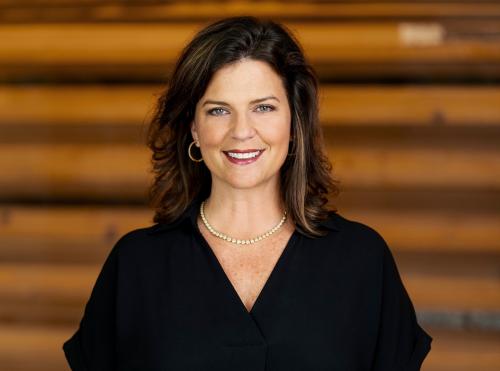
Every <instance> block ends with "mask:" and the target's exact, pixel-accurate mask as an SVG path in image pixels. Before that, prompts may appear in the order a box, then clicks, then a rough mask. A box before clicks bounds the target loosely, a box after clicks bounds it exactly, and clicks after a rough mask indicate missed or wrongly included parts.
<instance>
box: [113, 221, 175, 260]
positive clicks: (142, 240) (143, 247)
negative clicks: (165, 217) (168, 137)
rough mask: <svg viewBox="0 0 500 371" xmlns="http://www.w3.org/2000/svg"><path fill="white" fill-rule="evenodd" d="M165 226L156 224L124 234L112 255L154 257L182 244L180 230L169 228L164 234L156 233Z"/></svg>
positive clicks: (115, 245) (117, 242)
mask: <svg viewBox="0 0 500 371" xmlns="http://www.w3.org/2000/svg"><path fill="white" fill-rule="evenodd" d="M164 226H165V225H164V224H158V223H157V224H154V225H150V226H145V227H140V228H135V229H132V230H129V231H127V232H125V233H123V234H122V235H121V236H120V237H119V238H118V240H117V241H116V242H115V244H114V246H113V248H112V251H111V254H115V255H119V256H120V257H125V256H128V257H130V256H132V257H137V255H138V254H140V255H145V254H149V255H154V254H155V253H161V252H163V251H164V250H165V249H168V248H169V247H170V246H174V245H176V244H179V243H180V235H179V233H177V232H178V231H179V228H169V229H168V230H166V229H165V230H163V233H161V234H159V233H155V232H156V231H158V230H159V229H160V228H162V227H164Z"/></svg>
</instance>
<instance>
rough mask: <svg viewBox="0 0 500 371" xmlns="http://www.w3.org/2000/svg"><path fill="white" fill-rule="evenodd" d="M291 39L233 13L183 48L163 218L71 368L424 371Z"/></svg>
mask: <svg viewBox="0 0 500 371" xmlns="http://www.w3.org/2000/svg"><path fill="white" fill-rule="evenodd" d="M317 88H318V83H317V79H316V77H315V74H314V71H313V70H312V69H311V67H310V66H309V65H308V64H307V63H306V61H305V60H304V56H303V52H302V50H301V48H300V46H299V44H298V42H297V41H296V40H295V39H294V37H293V36H292V35H291V33H290V32H289V31H288V30H287V29H286V28H285V27H284V26H281V25H279V24H277V23H274V22H271V21H263V20H259V19H256V18H253V17H235V18H228V19H224V20H221V21H218V22H216V23H214V24H211V25H209V26H208V27H206V28H205V29H203V30H201V31H200V32H199V33H198V34H197V35H196V36H195V37H194V39H193V40H192V41H191V42H190V43H189V45H187V47H186V48H185V49H184V50H183V52H182V55H181V56H180V58H179V61H178V62H177V64H176V66H175V69H174V71H173V74H172V77H171V81H170V83H169V87H168V89H167V90H166V91H165V93H164V94H163V95H161V97H160V99H159V101H158V108H157V111H156V115H155V117H154V120H153V122H152V124H151V126H150V131H149V146H150V148H151V149H152V151H153V161H152V162H153V169H154V172H155V182H154V184H153V185H152V187H151V192H150V196H151V205H152V206H153V207H154V208H155V210H156V214H155V217H154V221H155V222H156V224H155V225H153V226H150V227H147V228H140V229H136V230H133V231H130V232H129V233H127V234H125V235H124V236H122V237H121V238H120V240H119V241H118V242H117V243H116V244H115V246H114V247H113V249H112V250H111V252H110V254H109V256H108V258H107V259H106V261H105V263H104V265H103V267H102V270H101V272H100V274H99V276H98V278H97V281H96V283H95V286H94V288H93V291H92V294H91V296H90V299H89V301H88V303H87V305H86V307H85V312H84V315H83V318H82V320H81V322H80V325H79V328H78V330H77V331H76V333H75V334H74V335H73V336H72V337H71V338H70V339H69V340H67V341H66V342H65V343H64V345H63V349H64V352H65V355H66V358H67V360H68V362H69V364H70V366H71V368H72V369H73V370H141V371H145V370H218V371H220V370H239V371H241V370H252V371H256V370H287V371H290V370H339V371H340V370H342V371H350V370H359V371H364V370H366V371H396V370H405V371H410V370H411V371H414V370H419V369H420V365H421V363H422V361H423V359H424V358H425V356H426V354H427V353H428V352H429V350H430V343H431V340H432V338H431V337H430V336H429V335H428V334H427V333H426V332H425V331H424V330H423V329H422V328H421V327H420V326H419V324H418V323H417V321H416V316H415V311H414V308H413V305H412V302H411V300H410V298H409V297H408V294H407V292H406V290H405V288H404V286H403V284H402V281H401V279H400V276H399V273H398V270H397V267H396V265H395V262H394V259H393V257H392V254H391V251H390V249H389V248H388V246H387V244H386V243H385V241H384V239H383V238H382V237H381V236H380V235H379V234H378V233H377V232H376V231H375V230H374V229H372V228H370V227H368V226H366V225H364V224H362V223H360V222H356V221H352V220H348V219H346V218H344V217H342V216H341V215H340V214H338V213H337V212H336V210H328V209H326V208H325V205H326V203H327V196H328V195H329V194H337V193H338V188H337V186H336V182H337V181H336V180H333V179H331V178H330V170H331V165H330V163H329V162H328V160H327V158H326V157H325V155H324V150H323V143H322V141H321V132H320V127H319V123H318V112H317V111H318V109H317V107H318V106H317V105H318V98H317Z"/></svg>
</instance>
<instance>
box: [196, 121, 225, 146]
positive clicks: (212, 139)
mask: <svg viewBox="0 0 500 371" xmlns="http://www.w3.org/2000/svg"><path fill="white" fill-rule="evenodd" d="M199 133H200V136H201V137H202V138H203V144H204V145H205V146H206V147H214V146H219V145H220V144H221V142H223V140H224V133H225V131H224V130H223V129H222V128H221V127H215V126H209V125H205V126H201V127H200V130H199Z"/></svg>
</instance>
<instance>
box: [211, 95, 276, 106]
mask: <svg viewBox="0 0 500 371" xmlns="http://www.w3.org/2000/svg"><path fill="white" fill-rule="evenodd" d="M268 99H276V100H277V101H278V102H279V101H280V100H279V99H278V98H276V97H275V96H274V95H269V96H267V97H264V98H258V99H254V100H252V101H251V102H250V104H254V103H260V102H263V101H265V100H268ZM205 104H220V105H224V106H230V104H229V103H227V102H223V101H220V100H206V101H205V102H203V104H202V107H203V106H204V105H205Z"/></svg>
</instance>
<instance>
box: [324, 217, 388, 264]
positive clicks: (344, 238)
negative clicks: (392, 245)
mask: <svg viewBox="0 0 500 371" xmlns="http://www.w3.org/2000/svg"><path fill="white" fill-rule="evenodd" d="M329 220H330V223H331V224H332V225H334V226H335V227H336V230H337V231H338V237H339V239H338V242H337V243H338V244H340V245H341V246H342V247H343V248H344V249H347V250H350V251H352V252H355V253H361V254H377V255H379V256H382V255H384V254H386V253H387V251H388V250H389V247H388V244H387V242H386V240H385V239H384V237H383V236H382V234H381V233H380V232H379V231H378V230H377V229H375V228H374V227H373V226H370V225H368V224H366V223H365V222H362V221H360V220H358V219H351V218H348V217H346V216H344V215H343V214H341V213H339V212H335V211H330V212H329Z"/></svg>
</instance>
